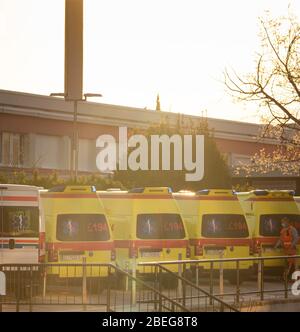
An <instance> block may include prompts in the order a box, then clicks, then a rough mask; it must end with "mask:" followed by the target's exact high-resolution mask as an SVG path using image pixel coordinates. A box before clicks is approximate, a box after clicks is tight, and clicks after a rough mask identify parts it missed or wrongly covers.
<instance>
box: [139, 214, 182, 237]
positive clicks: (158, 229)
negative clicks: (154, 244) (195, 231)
mask: <svg viewBox="0 0 300 332" xmlns="http://www.w3.org/2000/svg"><path fill="white" fill-rule="evenodd" d="M137 237H138V238H140V239H183V238H184V237H185V232H184V227H183V223H182V220H181V216H180V215H179V214H170V213H156V214H139V215H138V216H137Z"/></svg>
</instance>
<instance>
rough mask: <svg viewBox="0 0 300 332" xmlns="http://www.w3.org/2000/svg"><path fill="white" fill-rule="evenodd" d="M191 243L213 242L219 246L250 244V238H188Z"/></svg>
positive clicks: (204, 243) (199, 244)
mask: <svg viewBox="0 0 300 332" xmlns="http://www.w3.org/2000/svg"><path fill="white" fill-rule="evenodd" d="M190 244H191V245H198V246H201V245H206V244H215V245H221V246H248V245H250V244H251V240H250V239H190Z"/></svg>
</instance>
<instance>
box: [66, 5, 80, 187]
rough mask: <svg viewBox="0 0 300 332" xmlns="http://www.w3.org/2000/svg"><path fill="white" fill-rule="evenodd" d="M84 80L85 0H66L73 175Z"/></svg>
mask: <svg viewBox="0 0 300 332" xmlns="http://www.w3.org/2000/svg"><path fill="white" fill-rule="evenodd" d="M82 82H83V0H65V92H64V97H65V100H67V101H72V102H73V105H74V107H73V135H72V144H71V146H72V148H71V150H72V152H71V176H72V177H73V179H74V180H75V181H76V180H77V175H78V145H79V144H78V142H79V140H78V128H77V107H78V101H81V100H82V96H83V92H82Z"/></svg>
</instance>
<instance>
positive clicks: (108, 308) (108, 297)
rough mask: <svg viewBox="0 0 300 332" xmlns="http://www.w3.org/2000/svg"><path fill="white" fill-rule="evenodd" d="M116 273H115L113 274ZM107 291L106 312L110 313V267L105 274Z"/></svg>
mask: <svg viewBox="0 0 300 332" xmlns="http://www.w3.org/2000/svg"><path fill="white" fill-rule="evenodd" d="M115 273H116V272H115ZM107 274H108V275H107V276H108V278H107V290H106V292H107V293H106V311H107V312H110V311H111V310H110V290H111V281H110V279H111V266H110V265H109V266H108V272H107Z"/></svg>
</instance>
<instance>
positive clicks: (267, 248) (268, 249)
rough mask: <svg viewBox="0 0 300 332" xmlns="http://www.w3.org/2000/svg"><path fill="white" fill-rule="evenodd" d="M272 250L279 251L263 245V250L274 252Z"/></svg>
mask: <svg viewBox="0 0 300 332" xmlns="http://www.w3.org/2000/svg"><path fill="white" fill-rule="evenodd" d="M274 251H279V250H277V249H274V248H272V247H265V248H264V252H274Z"/></svg>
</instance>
